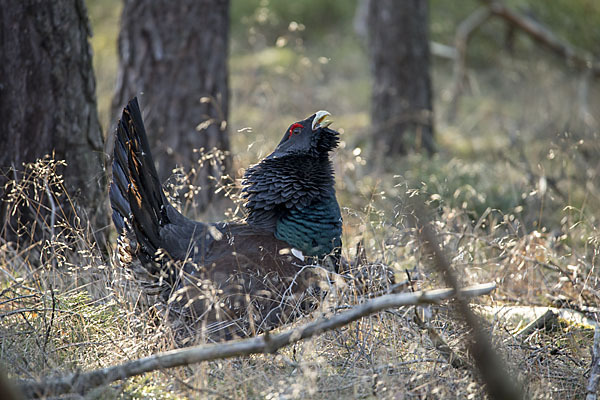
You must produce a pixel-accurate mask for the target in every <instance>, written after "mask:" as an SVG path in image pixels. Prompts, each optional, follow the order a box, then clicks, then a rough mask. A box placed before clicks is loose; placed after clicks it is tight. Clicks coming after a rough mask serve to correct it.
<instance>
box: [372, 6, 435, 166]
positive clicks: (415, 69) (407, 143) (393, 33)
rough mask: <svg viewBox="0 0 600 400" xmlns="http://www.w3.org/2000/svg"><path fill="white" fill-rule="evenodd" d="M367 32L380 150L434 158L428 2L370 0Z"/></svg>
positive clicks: (391, 153) (374, 116)
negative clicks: (424, 153)
mask: <svg viewBox="0 0 600 400" xmlns="http://www.w3.org/2000/svg"><path fill="white" fill-rule="evenodd" d="M368 31H369V52H370V58H371V67H372V73H373V93H372V110H371V119H372V124H373V129H374V135H375V138H374V139H375V142H376V146H377V150H379V151H381V152H383V153H384V154H387V155H397V154H406V153H407V152H408V151H409V150H410V149H416V150H420V149H422V148H425V149H426V150H427V151H428V152H433V150H434V144H433V118H432V105H431V79H430V76H429V40H428V18H427V1H423V0H404V1H395V0H371V1H370V2H369V13H368Z"/></svg>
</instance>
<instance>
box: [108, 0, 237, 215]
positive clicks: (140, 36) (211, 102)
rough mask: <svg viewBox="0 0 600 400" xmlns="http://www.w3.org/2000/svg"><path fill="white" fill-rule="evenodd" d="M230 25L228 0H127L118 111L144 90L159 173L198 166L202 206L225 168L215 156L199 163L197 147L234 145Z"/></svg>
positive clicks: (143, 100) (143, 101)
mask: <svg viewBox="0 0 600 400" xmlns="http://www.w3.org/2000/svg"><path fill="white" fill-rule="evenodd" d="M228 31H229V0H180V1H176V2H175V1H171V0H125V5H124V9H123V15H122V18H121V33H120V35H119V56H120V68H119V77H118V80H117V90H116V93H115V97H114V99H113V115H115V116H118V115H120V112H121V110H122V107H123V106H124V105H125V104H127V101H129V100H130V99H131V98H132V97H133V96H136V95H141V96H140V103H141V106H142V110H143V111H144V114H145V115H144V122H145V123H146V129H147V131H148V136H149V139H150V145H151V147H152V151H153V154H154V160H155V162H156V164H157V168H158V173H159V177H160V179H161V180H162V181H164V180H165V179H167V178H168V177H169V176H170V175H171V174H172V171H173V169H174V168H175V167H176V166H180V167H183V168H184V169H185V170H189V169H190V168H192V167H194V168H196V171H195V172H196V175H195V178H194V184H196V185H199V186H200V187H201V190H200V192H199V193H198V194H197V195H196V198H195V201H196V206H197V208H198V209H200V210H201V209H204V208H205V207H206V206H207V205H208V204H209V202H210V201H211V200H213V198H214V187H215V181H214V180H212V179H211V178H210V177H217V178H219V177H220V176H221V175H222V174H223V172H224V171H223V170H222V165H221V163H220V162H218V160H215V159H212V160H210V161H209V162H205V163H204V165H203V166H202V167H201V168H200V166H199V165H198V160H199V158H200V156H201V154H199V153H198V152H195V151H194V149H204V150H206V151H210V150H212V149H215V148H216V149H219V150H223V151H228V150H229V137H228V134H227V123H226V121H227V117H228V79H227V51H228ZM115 120H116V118H115ZM225 161H226V160H225ZM227 165H228V163H227V162H225V167H226V166H227ZM225 169H226V168H225Z"/></svg>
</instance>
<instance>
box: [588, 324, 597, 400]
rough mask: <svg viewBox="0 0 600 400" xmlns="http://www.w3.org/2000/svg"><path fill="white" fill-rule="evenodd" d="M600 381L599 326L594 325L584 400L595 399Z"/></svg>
mask: <svg viewBox="0 0 600 400" xmlns="http://www.w3.org/2000/svg"><path fill="white" fill-rule="evenodd" d="M598 382H600V327H599V326H596V330H595V332H594V346H593V347H592V366H591V368H590V379H589V380H588V384H587V387H586V391H587V396H585V400H596V399H597V392H598Z"/></svg>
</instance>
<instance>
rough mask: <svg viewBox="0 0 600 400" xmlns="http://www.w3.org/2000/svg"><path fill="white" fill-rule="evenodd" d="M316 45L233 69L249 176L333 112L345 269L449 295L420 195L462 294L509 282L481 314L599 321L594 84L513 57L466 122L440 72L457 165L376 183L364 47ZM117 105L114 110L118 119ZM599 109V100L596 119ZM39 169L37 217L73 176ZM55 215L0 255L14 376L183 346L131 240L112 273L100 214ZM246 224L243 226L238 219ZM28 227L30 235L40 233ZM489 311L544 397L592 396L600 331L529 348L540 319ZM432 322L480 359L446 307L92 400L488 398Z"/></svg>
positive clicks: (475, 87)
mask: <svg viewBox="0 0 600 400" xmlns="http://www.w3.org/2000/svg"><path fill="white" fill-rule="evenodd" d="M298 35H301V33H299V32H296V31H290V32H289V33H288V34H287V36H286V43H288V44H287V45H285V46H283V47H282V48H278V47H264V46H263V47H261V46H259V45H257V46H256V47H255V48H250V49H246V48H244V50H240V51H236V52H234V54H232V61H231V75H232V76H231V85H232V96H233V99H232V115H231V118H230V127H231V133H232V142H233V150H232V155H233V158H234V164H235V170H234V171H235V174H236V177H239V176H240V173H241V169H242V168H244V167H245V166H247V165H248V164H249V163H252V162H255V161H257V160H258V159H259V158H260V157H263V156H264V155H266V154H268V152H270V151H271V150H272V148H273V144H274V143H277V142H278V140H279V138H280V134H281V131H282V129H283V128H285V127H286V126H288V125H289V122H290V121H293V120H296V119H298V118H303V117H304V116H305V115H307V114H309V113H311V112H313V111H315V110H317V109H328V110H329V111H330V112H332V113H333V115H334V117H335V121H336V122H335V126H336V127H337V128H338V129H340V130H341V131H342V145H341V148H340V150H339V151H338V152H337V154H336V156H335V166H336V175H337V189H338V198H339V200H340V203H341V205H342V206H343V214H344V234H343V241H344V248H343V252H344V255H345V256H346V257H348V258H349V259H353V258H354V257H355V252H356V247H357V243H358V242H359V241H362V243H364V245H365V247H366V250H367V254H368V255H369V259H370V260H371V261H374V262H377V263H381V264H385V265H387V266H389V267H390V268H391V269H392V271H393V272H394V274H395V277H396V280H397V281H402V280H404V279H407V271H408V274H409V275H410V278H411V280H412V282H411V283H412V287H413V288H414V289H420V288H432V287H438V286H440V285H441V283H440V282H441V280H440V279H439V278H438V277H437V276H436V274H435V273H434V272H433V271H432V270H431V269H430V267H429V261H428V259H427V257H426V256H425V255H424V252H423V249H422V246H421V244H420V243H419V241H418V239H417V238H416V236H415V235H414V234H413V231H412V229H413V228H412V227H411V226H410V225H409V224H408V222H407V221H408V218H407V215H406V214H407V210H406V209H405V207H404V204H405V201H404V200H405V199H406V197H407V196H414V195H417V194H418V195H421V196H423V198H424V199H426V203H427V204H428V205H429V206H430V207H431V208H432V209H433V210H435V211H436V212H435V217H434V219H435V223H436V227H437V230H438V231H439V233H440V235H441V238H442V241H443V245H444V249H445V251H446V254H447V255H448V256H449V257H450V259H451V262H452V266H453V268H455V270H456V271H457V272H458V275H459V276H460V279H461V280H462V283H464V284H467V283H477V282H484V281H495V282H496V283H497V284H498V289H497V291H496V292H495V293H494V295H493V296H491V297H490V298H486V299H481V300H480V302H481V303H482V304H484V305H488V306H496V307H506V308H510V307H512V306H515V305H519V306H556V307H563V308H569V309H573V310H575V311H577V312H581V313H582V314H584V315H586V316H587V317H589V318H591V319H592V320H593V319H595V320H597V316H598V311H599V309H598V307H599V306H600V304H599V303H600V282H599V280H598V272H597V265H596V264H597V257H596V255H597V254H598V250H599V246H598V245H599V244H598V239H599V235H598V231H597V225H598V222H597V221H598V219H597V215H599V211H600V191H599V190H600V189H599V188H598V185H599V181H598V176H597V175H598V172H599V171H600V170H599V169H598V164H597V163H598V161H597V160H598V157H597V155H598V150H599V149H598V144H597V138H596V136H597V134H598V126H597V124H596V121H594V120H593V118H592V119H590V118H587V119H586V118H583V119H582V118H580V116H581V115H580V111H581V109H582V108H581V104H580V103H579V99H580V97H578V95H579V92H580V90H579V83H580V82H579V78H578V77H573V76H572V75H571V74H570V73H569V71H565V70H562V69H561V67H560V66H558V65H557V64H554V63H553V62H552V61H548V60H547V59H546V58H545V54H543V53H537V52H536V51H532V52H531V54H530V56H528V57H525V58H521V59H519V58H511V57H508V56H506V57H500V58H499V59H501V60H503V61H502V62H500V63H499V65H494V66H481V65H479V69H478V71H477V72H475V71H472V73H471V77H470V83H471V84H470V89H471V91H470V92H469V93H468V94H467V95H465V97H464V98H463V100H462V103H461V108H460V109H459V114H458V116H457V118H456V120H455V121H454V122H452V123H450V122H447V121H446V120H445V111H446V107H447V103H446V100H445V97H444V96H445V93H446V90H447V89H448V88H449V87H450V84H449V81H448V77H449V76H450V68H451V66H450V65H445V64H443V62H439V63H437V64H436V66H435V68H434V82H435V93H436V94H437V96H436V103H435V109H436V113H437V121H436V123H437V130H438V143H439V146H440V152H439V154H437V155H435V156H434V157H432V158H425V157H422V156H419V155H411V156H410V157H407V158H405V159H403V160H392V161H391V162H390V163H389V165H387V167H386V168H380V169H374V168H376V167H373V162H372V161H373V157H372V154H370V144H369V137H368V133H369V127H368V90H369V79H368V68H367V63H366V59H365V57H364V54H362V52H361V50H360V47H359V45H358V44H357V43H355V42H353V41H352V40H351V39H348V40H345V41H342V42H341V43H337V42H336V44H335V45H330V44H329V45H328V44H327V41H325V42H324V43H323V44H321V45H320V47H319V48H318V49H317V50H315V49H312V50H309V49H307V48H309V46H305V45H304V44H303V42H301V41H298V40H296V39H298ZM102 43H104V42H102ZM242 47H243V46H242ZM109 48H111V49H112V47H110V46H109ZM323 57H324V58H323ZM98 65H101V64H98ZM107 70H108V71H110V69H107ZM100 79H101V77H99V80H100ZM107 79H108V78H107ZM103 85H104V86H103ZM594 85H595V86H594ZM99 87H100V88H101V87H106V84H104V83H102V82H101V85H100V86H99ZM107 96H109V94H107V93H100V94H99V97H100V99H101V101H100V104H103V105H104V106H103V107H105V109H104V114H103V116H104V117H106V116H107V114H106V113H107V110H106V108H107V107H108V104H109V101H107ZM599 104H600V93H599V92H598V89H597V84H593V83H592V84H591V86H590V91H589V97H588V108H589V109H591V110H594V109H598V106H599ZM247 127H250V128H251V129H243V128H247ZM27 171H30V174H29V175H27V174H25V176H28V178H27V179H23V180H19V182H18V183H17V184H16V185H15V188H17V192H18V193H25V194H26V195H23V196H22V197H21V198H20V199H21V202H22V204H25V205H26V206H27V207H32V209H34V210H35V209H36V207H35V206H36V205H42V204H44V205H45V206H46V207H47V206H48V204H49V203H48V200H47V198H46V199H45V200H44V196H46V195H47V194H45V190H38V191H37V192H36V190H34V189H31V188H32V187H35V186H36V185H37V187H40V188H44V187H45V183H44V182H45V181H44V179H46V181H47V180H48V179H49V177H53V178H52V179H55V178H57V177H56V175H55V173H54V171H53V169H52V167H51V164H48V163H45V164H44V163H38V164H36V165H34V166H32V167H31V168H29V169H27ZM34 171H37V172H34ZM55 182H56V183H57V186H56V194H54V195H53V196H55V198H56V199H59V198H60V199H65V198H68V195H67V194H66V193H64V191H61V190H62V189H60V186H61V184H60V179H56V180H55ZM26 188H29V189H28V190H26ZM35 193H37V194H38V197H37V198H36V197H35V196H36V195H35ZM40 196H41V197H40ZM184 201H185V199H184ZM61 204H67V205H68V204H71V203H70V202H69V201H67V202H61ZM234 204H235V203H234ZM12 205H15V204H14V203H13V204H12ZM181 205H182V208H184V209H185V206H186V204H184V203H182V204H181ZM70 211H72V212H73V213H74V214H77V213H80V211H78V210H77V209H73V210H70ZM67 214H69V212H67V213H66V214H65V215H67ZM34 215H38V214H36V213H34ZM45 215H46V217H45V218H43V219H42V218H40V219H38V221H37V226H38V228H39V229H38V230H37V232H38V235H37V236H35V237H34V239H35V240H34V243H33V245H32V246H31V247H29V245H15V244H14V243H7V242H6V241H3V242H2V243H1V246H0V321H1V323H0V362H1V363H2V364H3V365H4V366H5V368H6V369H7V370H8V372H9V375H10V377H12V378H35V377H39V376H45V375H49V374H62V373H64V372H67V371H76V370H80V369H81V370H90V369H94V368H98V367H102V366H107V365H112V364H115V363H118V362H120V361H123V360H127V359H134V358H138V357H143V356H146V355H149V354H152V353H155V352H157V351H163V350H168V349H171V348H173V347H174V346H175V340H174V333H173V331H172V329H171V328H170V326H169V324H168V322H166V321H164V319H163V317H162V315H161V314H160V313H155V312H154V311H153V309H148V308H147V307H143V306H142V305H141V302H140V301H139V298H138V297H137V296H138V294H137V292H135V291H132V290H130V288H131V286H132V285H133V286H135V283H134V282H131V280H130V277H128V276H127V274H126V273H125V272H124V271H123V270H121V269H120V268H119V267H118V266H117V264H115V263H113V261H112V260H113V258H112V254H110V253H111V251H112V246H114V240H112V241H111V243H113V244H112V245H110V247H109V249H108V250H107V251H108V253H109V254H108V256H107V255H105V254H102V251H101V250H100V249H99V246H98V245H97V244H96V241H95V239H94V237H95V235H94V232H92V231H91V229H90V228H89V227H88V226H87V225H86V224H85V218H84V216H83V215H82V216H81V220H80V222H79V223H78V224H73V223H67V222H66V220H65V219H63V218H55V221H54V223H51V222H50V219H49V218H50V217H48V215H52V213H50V214H48V213H47V212H46V214H45ZM54 215H55V216H56V215H58V214H56V213H54ZM69 215H70V214H69ZM221 215H222V213H216V214H215V215H210V216H209V217H208V218H211V219H218V217H220V216H221ZM227 215H228V216H234V215H239V213H238V212H236V209H235V205H234V206H232V208H231V209H230V210H229V211H228V212H227ZM22 228H23V229H24V230H25V231H30V230H31V225H28V226H24V227H22ZM113 237H114V236H113ZM378 278H379V277H378ZM406 290H411V289H410V285H408V286H407V287H406ZM359 301H361V297H360V296H359V295H357V294H356V293H354V292H351V291H350V292H349V291H348V290H347V289H345V288H342V287H340V288H337V290H335V291H332V292H331V293H330V294H329V295H328V297H327V298H326V300H325V302H324V303H323V304H322V305H321V308H320V309H319V310H317V311H316V312H315V313H314V314H313V315H311V316H309V317H307V318H305V319H303V320H302V321H299V322H298V323H303V322H306V320H307V319H311V318H314V317H316V316H318V315H320V314H321V313H326V312H331V311H336V310H340V309H344V308H345V307H348V306H350V305H352V304H355V303H357V302H359ZM475 309H476V310H480V314H481V315H482V320H483V321H484V323H485V326H486V329H487V330H488V331H489V332H490V333H491V335H492V338H493V344H494V346H495V347H496V349H497V351H498V353H499V354H501V355H502V357H504V359H505V360H506V362H507V364H508V365H509V368H510V372H511V373H512V374H513V375H514V376H517V377H518V378H519V379H520V380H521V382H522V383H523V386H524V389H525V391H526V392H527V394H528V395H529V396H530V397H531V398H540V399H542V398H553V399H554V398H556V399H572V398H582V397H584V387H585V383H586V381H587V375H586V374H587V373H588V367H589V362H590V353H589V349H590V347H591V345H592V339H593V330H592V329H590V326H586V325H585V324H580V323H575V322H572V321H568V320H561V321H560V322H561V324H560V326H559V327H558V328H557V329H555V330H554V331H536V332H535V333H533V334H532V335H530V336H529V337H525V338H520V337H518V336H517V335H515V333H516V332H517V331H518V329H519V328H521V327H523V326H524V325H525V324H526V323H527V322H528V321H527V318H526V317H520V318H517V319H510V320H507V319H504V318H503V317H502V313H490V312H484V311H481V310H482V309H481V308H475ZM416 312H419V313H420V315H421V317H423V318H424V319H425V323H426V324H428V325H429V326H431V327H434V328H435V329H436V331H437V332H438V334H439V335H440V336H441V337H442V338H443V339H444V340H445V341H446V342H447V343H448V344H449V345H450V347H451V348H452V349H453V350H454V351H455V352H457V354H459V355H460V356H461V357H462V358H464V359H465V360H469V355H468V353H467V350H466V345H465V340H467V339H468V337H469V336H468V332H466V331H465V329H464V328H463V327H462V325H461V324H460V323H459V322H457V321H456V313H455V311H454V310H453V309H452V308H451V307H449V306H448V305H445V304H442V305H439V306H436V307H429V308H426V309H424V310H422V309H420V310H417V309H415V308H407V309H397V310H389V311H388V312H382V313H379V314H377V315H373V316H371V317H368V318H364V319H362V320H360V321H358V322H356V323H353V324H351V325H348V326H347V327H345V328H343V329H339V330H337V331H334V332H330V333H326V334H324V335H322V336H320V337H317V338H313V339H310V340H306V341H304V342H301V343H299V344H297V345H293V346H289V347H288V348H285V349H283V350H282V351H280V352H278V354H275V355H256V356H249V357H243V358H237V359H232V360H224V361H218V362H210V363H204V364H202V365H194V366H189V367H186V368H178V369H174V370H169V371H162V372H156V373H152V374H147V375H144V376H141V377H138V378H135V379H130V380H128V381H126V382H119V383H116V384H114V385H111V386H109V387H104V388H101V389H98V390H95V391H93V392H92V393H88V394H87V395H86V397H88V398H106V399H109V398H115V397H118V398H126V399H133V398H135V399H145V398H156V399H172V398H215V399H220V398H225V399H230V398H231V399H244V398H267V399H279V398H281V399H283V398H285V399H288V398H290V399H291V398H311V399H313V398H314V399H320V398H323V399H331V398H400V399H404V398H406V399H413V398H414V399H422V398H439V399H451V398H457V399H458V398H460V399H463V398H485V392H484V388H483V387H482V386H481V384H480V383H479V381H478V378H477V377H476V376H474V375H473V374H472V373H470V372H468V371H464V370H460V369H455V368H453V367H452V366H451V365H450V364H449V363H448V362H447V360H445V359H444V358H443V356H442V355H441V354H440V352H439V351H438V350H437V349H436V347H435V346H434V345H433V343H432V341H431V339H430V337H429V336H428V334H427V332H426V331H425V330H423V329H422V328H421V327H419V324H417V323H416V322H415V313H416Z"/></svg>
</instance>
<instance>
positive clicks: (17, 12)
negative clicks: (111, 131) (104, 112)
mask: <svg viewBox="0 0 600 400" xmlns="http://www.w3.org/2000/svg"><path fill="white" fill-rule="evenodd" d="M0 35H1V40H0V167H2V169H3V171H2V172H3V174H2V177H0V185H1V186H0V188H1V189H0V193H3V197H4V198H5V199H6V195H7V193H5V184H6V182H7V181H8V180H10V179H12V178H13V177H18V176H19V175H18V174H16V172H15V170H22V169H23V163H30V162H34V161H36V159H38V158H42V157H43V156H44V155H47V154H48V155H52V153H54V159H56V160H65V161H66V163H67V167H60V168H59V169H58V172H59V173H61V174H62V175H63V176H64V179H65V187H66V189H67V190H68V192H69V194H70V195H71V197H75V198H76V199H79V200H80V201H79V202H78V203H79V204H80V205H83V206H84V209H85V210H87V211H88V212H89V214H88V215H89V216H92V217H94V219H95V221H96V223H97V224H96V226H98V227H100V226H102V225H106V223H107V222H108V219H107V216H106V215H107V214H106V210H105V209H104V208H103V207H102V206H101V205H102V204H104V202H105V199H106V182H105V173H104V157H103V148H104V146H103V144H104V143H103V139H102V132H101V128H100V124H99V122H98V115H97V110H96V93H95V90H96V82H95V79H94V73H93V69H92V53H91V48H90V45H89V43H88V37H89V36H90V35H91V30H90V26H89V21H88V19H87V14H86V8H85V4H84V1H83V0H53V1H46V0H19V1H13V0H0ZM15 174H16V175H15ZM46 189H49V188H46ZM53 189H54V188H53ZM42 191H44V188H42ZM46 200H47V201H50V200H48V199H46ZM60 200H61V201H62V204H61V205H67V204H69V206H68V207H69V208H70V203H69V201H68V199H66V198H65V197H62V198H60ZM52 201H54V200H52ZM55 206H58V205H56V204H55ZM3 207H4V208H5V211H6V207H7V206H6V204H5V205H4V206H3ZM63 211H64V210H63ZM64 212H67V211H64ZM7 215H8V214H7V213H3V215H2V216H0V220H4V222H6V219H7Z"/></svg>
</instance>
